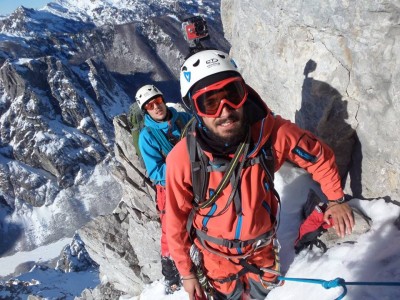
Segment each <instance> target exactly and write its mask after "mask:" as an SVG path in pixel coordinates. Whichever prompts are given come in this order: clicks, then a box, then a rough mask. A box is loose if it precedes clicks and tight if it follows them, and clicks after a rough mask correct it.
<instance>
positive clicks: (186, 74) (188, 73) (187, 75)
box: [183, 72, 192, 82]
mask: <svg viewBox="0 0 400 300" xmlns="http://www.w3.org/2000/svg"><path fill="white" fill-rule="evenodd" d="M191 75H192V74H191V73H190V72H183V76H185V78H186V80H187V82H190V77H191Z"/></svg>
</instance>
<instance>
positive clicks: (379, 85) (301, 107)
mask: <svg viewBox="0 0 400 300" xmlns="http://www.w3.org/2000/svg"><path fill="white" fill-rule="evenodd" d="M221 14H222V21H223V26H224V32H225V36H226V38H227V39H228V40H229V42H230V43H231V45H232V48H231V54H232V56H233V58H234V59H235V61H236V63H237V64H238V66H239V68H240V69H241V70H242V73H243V75H244V78H245V80H246V81H247V82H248V83H249V84H250V85H251V86H253V87H254V88H255V90H256V91H258V92H259V93H260V95H261V96H262V98H263V99H264V100H265V101H266V102H267V104H268V105H269V106H270V107H271V108H272V109H273V110H274V111H275V113H277V114H281V115H282V116H283V117H285V118H287V119H290V120H291V121H293V122H296V123H297V124H298V125H300V126H301V127H303V128H305V129H308V130H310V131H312V132H313V133H315V134H317V135H318V136H320V137H321V138H322V139H323V140H324V141H325V142H326V143H328V144H329V145H330V146H331V147H332V148H333V149H334V151H335V153H336V155H337V161H338V166H339V168H340V173H341V175H342V178H343V184H344V185H345V186H346V192H347V193H349V194H352V195H353V196H354V197H358V198H363V197H364V198H371V197H372V198H377V197H386V198H389V199H390V198H392V199H399V198H400V190H399V185H398V184H399V182H400V171H399V170H400V158H399V157H400V150H399V149H400V148H399V146H400V142H399V138H398V133H397V130H396V128H398V127H399V125H400V119H399V118H398V115H399V112H400V106H399V100H400V99H399V96H400V92H399V91H400V89H399V88H400V86H399V82H400V81H399V78H400V61H399V56H398V53H399V51H400V38H399V37H400V29H399V25H398V24H399V18H400V8H399V6H398V2H397V1H379V2H371V1H357V2H356V3H353V2H349V1H329V2H312V3H311V2H309V3H308V1H306V2H304V1H261V0H257V1H249V0H244V1H242V0H233V1H230V0H222V3H221Z"/></svg>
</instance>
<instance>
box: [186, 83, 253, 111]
mask: <svg viewBox="0 0 400 300" xmlns="http://www.w3.org/2000/svg"><path fill="white" fill-rule="evenodd" d="M247 95H248V92H247V89H246V86H245V83H244V81H243V79H242V78H241V77H231V78H228V79H224V80H221V81H218V82H217V83H214V84H212V85H209V86H207V87H205V88H202V89H200V90H198V91H196V92H195V93H194V94H193V95H192V97H191V98H192V101H193V104H194V107H195V109H196V112H197V114H198V115H199V116H201V117H209V118H216V117H218V116H219V115H220V114H221V111H222V108H223V107H224V105H225V104H227V105H229V106H230V107H232V108H233V109H238V108H240V107H241V106H242V105H243V104H244V102H245V101H246V100H247Z"/></svg>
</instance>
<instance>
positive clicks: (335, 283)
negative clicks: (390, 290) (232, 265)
mask: <svg viewBox="0 0 400 300" xmlns="http://www.w3.org/2000/svg"><path fill="white" fill-rule="evenodd" d="M278 280H281V281H296V282H305V283H315V284H320V285H322V286H323V287H324V288H325V289H330V288H335V287H342V288H343V292H342V294H341V295H340V296H339V297H338V298H336V299H335V300H341V299H343V298H344V296H346V294H347V286H348V285H381V286H400V282H362V281H361V282H346V281H345V280H344V279H343V278H336V279H333V280H329V281H328V280H322V279H311V278H290V277H284V276H278Z"/></svg>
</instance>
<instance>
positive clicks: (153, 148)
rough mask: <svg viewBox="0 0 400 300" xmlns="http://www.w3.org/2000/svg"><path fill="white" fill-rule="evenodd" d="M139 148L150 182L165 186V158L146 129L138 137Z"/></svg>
mask: <svg viewBox="0 0 400 300" xmlns="http://www.w3.org/2000/svg"><path fill="white" fill-rule="evenodd" d="M139 148H140V152H141V154H142V158H143V161H144V164H145V166H146V170H147V173H148V175H149V178H150V179H151V181H153V182H154V183H155V184H161V185H162V186H165V170H166V165H165V158H164V156H163V155H162V152H161V149H160V146H159V145H158V144H157V143H156V142H155V141H154V138H152V136H151V135H150V133H149V132H148V131H147V130H146V128H144V129H143V130H142V132H141V133H140V135H139Z"/></svg>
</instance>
